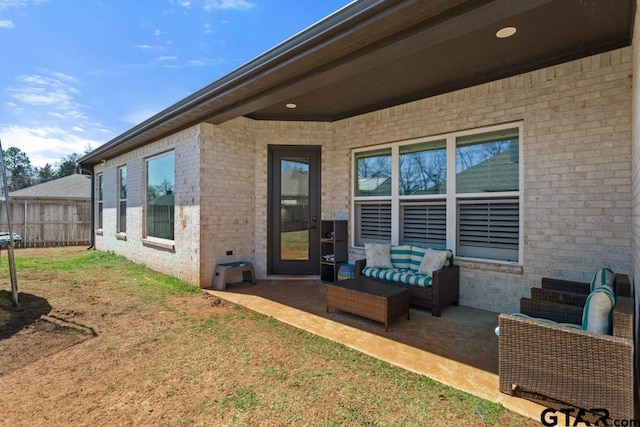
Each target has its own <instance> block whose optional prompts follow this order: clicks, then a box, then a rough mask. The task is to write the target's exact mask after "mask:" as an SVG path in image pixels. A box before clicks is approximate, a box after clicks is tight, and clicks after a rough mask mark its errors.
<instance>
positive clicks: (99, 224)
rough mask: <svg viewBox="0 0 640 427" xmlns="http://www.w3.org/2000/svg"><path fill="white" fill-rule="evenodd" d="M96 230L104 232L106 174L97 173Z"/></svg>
mask: <svg viewBox="0 0 640 427" xmlns="http://www.w3.org/2000/svg"><path fill="white" fill-rule="evenodd" d="M95 185H96V206H97V209H96V230H97V231H98V232H102V228H103V227H104V174H103V173H99V174H97V175H96V184H95Z"/></svg>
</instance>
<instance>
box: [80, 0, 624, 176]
mask: <svg viewBox="0 0 640 427" xmlns="http://www.w3.org/2000/svg"><path fill="white" fill-rule="evenodd" d="M634 15H635V0H607V1H603V0H409V1H408V0H360V1H355V2H353V3H350V4H349V5H347V6H345V7H344V8H342V9H340V10H338V11H337V12H335V13H334V14H332V15H330V16H328V17H327V18H325V19H323V20H321V21H320V22H318V23H317V24H315V25H313V26H311V27H309V28H307V29H306V30H304V31H302V32H300V33H299V34H297V35H295V36H293V37H291V38H290V39H288V40H286V41H284V42H283V43H281V44H280V45H278V46H276V47H274V48H273V49H271V50H269V51H267V52H266V53H264V54H263V55H261V56H259V57H257V58H256V59H254V60H252V61H250V62H248V63H247V64H245V65H243V66H241V67H240V68H238V69H236V70H235V71H233V72H231V73H230V74H228V75H226V76H224V77H223V78H221V79H219V80H217V81H215V82H213V83H211V84H210V85H208V86H206V87H205V88H203V89H201V90H199V91H197V92H195V93H194V94H192V95H190V96H188V97H187V98H185V99H183V100H182V101H180V102H178V103H176V104H174V105H172V106H170V107H169V108H167V109H165V110H163V111H161V112H160V113H158V114H156V115H155V116H153V117H151V118H150V119H148V120H146V121H144V122H143V123H141V124H139V125H137V126H135V127H133V128H132V129H130V130H128V131H127V132H125V133H123V134H122V135H120V136H118V137H116V138H114V139H113V140H111V141H109V142H107V143H106V144H104V145H102V146H101V147H98V148H97V149H95V150H93V151H92V152H90V153H89V154H87V155H85V156H84V157H82V158H81V159H80V160H79V163H80V164H81V165H82V166H84V167H91V166H93V165H95V164H97V163H99V162H101V161H102V160H105V159H109V158H112V157H115V156H117V155H120V154H123V153H125V152H127V151H130V150H132V149H135V148H138V147H140V146H143V145H145V144H148V143H150V142H153V141H155V140H158V139H160V138H162V137H165V136H167V135H170V134H172V133H175V132H177V131H179V130H182V129H186V128H187V127H190V126H193V125H195V124H198V123H202V122H207V123H212V124H220V123H223V122H225V121H227V120H230V119H233V118H236V117H240V116H246V117H249V118H252V119H256V120H306V121H335V120H340V119H344V118H348V117H352V116H355V115H359V114H363V113H366V112H370V111H375V110H378V109H381V108H385V107H390V106H393V105H398V104H402V103H406V102H410V101H413V100H417V99H422V98H426V97H429V96H433V95H437V94H441V93H446V92H449V91H453V90H457V89H461V88H464V87H469V86H473V85H477V84H481V83H486V82H489V81H493V80H497V79H500V78H505V77H509V76H513V75H516V74H520V73H524V72H528V71H532V70H535V69H539V68H543V67H547V66H550V65H553V64H557V63H561V62H566V61H570V60H574V59H578V58H581V57H585V56H589V55H594V54H597V53H601V52H605V51H608V50H612V49H616V48H620V47H623V46H628V45H629V44H630V43H631V35H632V29H633V20H634ZM504 27H514V28H515V29H516V33H515V34H514V35H513V36H512V37H508V38H498V37H497V36H496V33H497V31H498V30H500V29H502V28H504ZM291 103H292V104H296V108H293V109H292V108H287V107H286V104H291Z"/></svg>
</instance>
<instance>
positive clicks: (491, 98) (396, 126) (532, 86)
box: [96, 48, 640, 312]
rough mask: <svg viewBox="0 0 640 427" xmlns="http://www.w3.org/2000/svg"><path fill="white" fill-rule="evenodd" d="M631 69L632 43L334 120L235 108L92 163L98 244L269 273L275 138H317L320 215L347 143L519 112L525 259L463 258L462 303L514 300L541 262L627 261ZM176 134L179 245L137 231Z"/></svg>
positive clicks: (193, 269) (346, 186)
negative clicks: (99, 200)
mask: <svg viewBox="0 0 640 427" xmlns="http://www.w3.org/2000/svg"><path fill="white" fill-rule="evenodd" d="M632 71H633V69H632V51H631V48H624V49H619V50H615V51H612V52H609V53H605V54H601V55H595V56H592V57H589V58H585V59H582V60H578V61H573V62H569V63H566V64H561V65H558V66H554V67H549V68H546V69H543V70H539V71H535V72H531V73H526V74H522V75H518V76H514V77H511V78H507V79H503V80H499V81H496V82H492V83H488V84H484V85H479V86H475V87H472V88H468V89H464V90H459V91H456V92H452V93H449V94H445V95H440V96H435V97H432V98H428V99H424V100H421V101H416V102H412V103H408V104H404V105H401V106H397V107H393V108H388V109H384V110H380V111H376V112H373V113H369V114H363V115H361V116H358V117H354V118H350V119H345V120H341V121H338V122H334V123H311V122H270V121H253V120H249V119H246V118H238V119H235V120H231V121H229V122H226V123H224V124H222V125H217V126H214V125H209V124H201V125H198V126H194V127H192V128H190V129H187V130H185V131H182V132H179V133H177V134H175V135H173V136H171V137H168V138H165V139H162V140H160V141H158V142H155V143H153V144H150V145H148V146H146V147H144V148H142V149H139V150H136V151H134V152H131V153H129V154H127V155H125V156H121V157H119V158H117V159H111V160H109V161H108V162H107V164H106V165H104V166H100V167H98V168H97V170H98V171H103V172H104V176H105V192H106V193H105V215H104V218H105V222H104V224H105V227H104V233H103V235H102V236H98V238H97V241H96V244H97V247H98V249H102V250H114V251H116V252H118V253H122V254H125V255H127V256H128V257H129V258H131V259H133V260H134V261H136V262H141V263H144V264H147V265H149V266H150V267H152V268H154V269H157V270H159V271H163V272H166V273H169V274H173V275H175V276H178V277H181V278H184V279H186V280H188V281H189V282H191V283H194V284H200V285H203V286H208V285H209V284H210V282H211V280H212V278H213V267H214V265H215V264H216V263H217V262H224V261H230V260H237V259H247V260H250V261H253V262H254V263H255V267H256V273H257V275H258V277H261V278H263V277H265V276H266V271H267V215H266V212H267V149H268V146H269V145H319V146H321V147H322V217H323V218H350V214H351V205H350V196H351V189H350V187H351V184H350V183H351V182H352V177H351V175H350V173H351V150H352V149H354V148H359V147H365V146H373V145H377V144H384V143H389V142H394V141H402V140H408V139H412V138H418V137H424V136H431V135H438V134H442V133H449V132H454V131H460V130H464V129H473V128H478V127H483V126H489V125H496V124H501V123H508V122H519V121H521V122H522V123H523V136H522V145H523V158H522V159H521V161H522V163H523V168H524V182H523V183H522V185H521V189H522V192H523V195H524V197H523V198H524V202H523V205H522V206H521V212H522V215H523V216H524V258H523V260H522V265H516V266H514V265H504V264H494V263H488V262H475V261H464V260H459V264H460V265H461V266H462V269H461V275H462V277H461V303H462V304H465V305H470V306H474V307H479V308H484V309H490V310H494V311H498V312H500V311H507V312H510V311H516V310H517V307H518V300H519V298H520V297H521V296H524V295H527V294H528V292H529V288H530V287H531V286H534V285H537V284H539V281H540V278H541V277H542V276H545V275H549V276H553V277H564V278H567V279H573V280H588V279H590V277H591V275H592V274H593V272H594V270H595V269H596V268H597V267H599V266H601V265H602V264H605V263H606V264H610V265H611V266H612V267H613V268H614V269H615V270H617V271H621V272H630V270H631V268H632V252H631V246H632V237H631V236H632V230H633V231H634V232H635V236H636V237H635V238H633V242H635V241H636V240H638V237H637V236H638V235H640V232H638V230H639V229H640V227H637V226H636V225H635V224H636V223H637V216H634V226H633V227H632V222H631V210H632V200H635V201H636V203H635V204H633V206H634V209H635V210H637V206H638V205H637V200H638V199H639V198H640V197H638V194H639V193H638V190H637V189H636V187H634V193H633V194H634V196H635V197H634V198H633V199H632V188H631V146H632V144H631V140H632V139H631V129H632V126H631V117H632V111H631V94H632V90H631V75H632ZM636 134H637V133H636ZM636 145H637V143H636ZM634 147H635V145H634ZM172 148H175V150H176V171H177V172H176V196H177V201H176V204H177V206H178V207H177V208H176V209H177V222H176V249H175V253H174V252H170V251H163V250H159V249H156V248H150V247H148V246H143V245H142V243H141V236H142V230H141V226H142V223H143V222H142V207H141V200H142V193H141V191H143V188H144V182H143V177H144V174H143V168H144V158H146V157H148V156H151V155H154V154H157V153H160V152H162V151H164V150H167V149H172ZM122 164H127V167H128V172H129V176H128V179H129V200H128V201H129V209H128V223H127V227H128V232H127V240H126V241H123V240H119V239H117V238H116V236H115V206H116V203H115V200H116V199H115V197H116V194H115V188H116V187H115V183H116V170H117V167H118V166H120V165H122ZM637 170H638V168H637V165H635V166H634V173H635V174H636V175H637ZM636 181H638V180H637V179H636ZM634 247H637V244H636V243H634ZM227 251H233V255H231V256H227V255H226V252H227ZM635 252H636V253H637V250H636V251H635ZM358 256H362V251H361V250H357V249H352V250H351V257H352V258H354V257H358ZM636 265H638V264H637V263H636Z"/></svg>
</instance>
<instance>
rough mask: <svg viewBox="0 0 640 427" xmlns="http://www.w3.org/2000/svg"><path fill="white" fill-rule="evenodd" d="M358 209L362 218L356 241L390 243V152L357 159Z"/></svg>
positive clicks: (359, 154) (362, 154) (375, 153)
mask: <svg viewBox="0 0 640 427" xmlns="http://www.w3.org/2000/svg"><path fill="white" fill-rule="evenodd" d="M355 168H356V174H355V177H356V182H355V189H356V191H355V193H356V194H355V195H356V197H362V198H363V199H362V200H358V201H357V202H356V205H355V209H356V211H357V216H358V218H360V221H359V222H358V228H357V229H356V236H357V237H356V241H357V242H358V243H359V244H360V245H363V244H364V243H365V242H390V241H391V149H383V150H377V151H367V152H363V153H357V154H356V155H355Z"/></svg>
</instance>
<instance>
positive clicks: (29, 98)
mask: <svg viewBox="0 0 640 427" xmlns="http://www.w3.org/2000/svg"><path fill="white" fill-rule="evenodd" d="M47 73H48V75H38V74H23V75H20V76H18V77H17V78H16V80H17V81H18V85H16V86H13V87H9V88H8V89H7V91H8V92H9V94H10V96H11V98H13V100H14V101H17V103H16V102H14V104H16V105H17V106H18V107H21V106H22V105H29V106H32V107H33V106H35V107H51V108H53V110H52V111H50V112H49V114H54V113H57V114H58V117H69V118H76V119H77V118H83V117H85V116H84V114H83V113H82V112H81V111H79V110H80V108H81V106H80V105H79V104H78V102H77V101H76V99H75V98H76V96H77V95H79V94H80V90H78V88H76V87H75V85H76V84H79V82H80V81H79V80H78V79H77V78H75V77H73V76H70V75H67V74H64V73H60V72H56V71H49V72H47ZM21 104H22V105H21Z"/></svg>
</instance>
